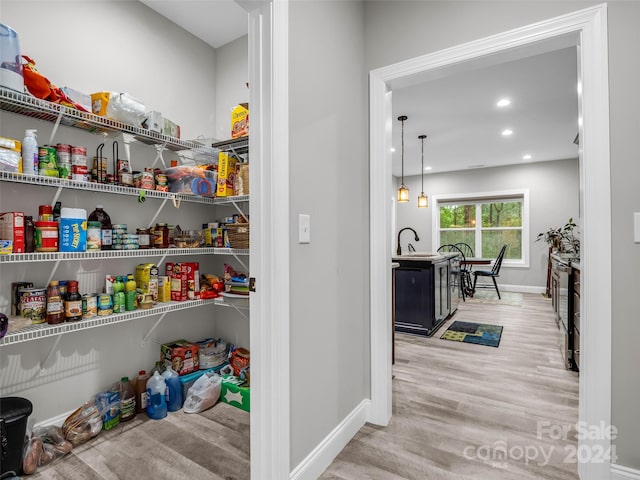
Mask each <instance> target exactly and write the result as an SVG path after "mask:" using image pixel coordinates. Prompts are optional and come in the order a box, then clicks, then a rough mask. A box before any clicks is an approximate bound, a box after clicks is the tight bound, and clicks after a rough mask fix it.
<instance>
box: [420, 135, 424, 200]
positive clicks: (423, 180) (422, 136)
mask: <svg viewBox="0 0 640 480" xmlns="http://www.w3.org/2000/svg"><path fill="white" fill-rule="evenodd" d="M420 140H422V171H421V173H422V193H424V136H422V138H421V139H420Z"/></svg>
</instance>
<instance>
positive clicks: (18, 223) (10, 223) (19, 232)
mask: <svg viewBox="0 0 640 480" xmlns="http://www.w3.org/2000/svg"><path fill="white" fill-rule="evenodd" d="M0 240H11V241H12V242H13V253H24V250H25V245H24V213H23V212H4V213H0Z"/></svg>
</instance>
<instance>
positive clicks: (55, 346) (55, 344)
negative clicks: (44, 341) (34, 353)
mask: <svg viewBox="0 0 640 480" xmlns="http://www.w3.org/2000/svg"><path fill="white" fill-rule="evenodd" d="M61 339H62V334H60V335H57V336H56V340H55V341H54V342H53V345H52V346H51V349H50V350H49V353H47V356H46V357H45V359H44V360H43V361H41V362H40V370H39V371H38V376H40V377H43V376H45V375H46V374H47V369H46V368H45V366H46V365H47V363H49V360H51V357H52V356H53V354H54V353H55V352H56V350H57V349H58V344H59V343H60V340H61Z"/></svg>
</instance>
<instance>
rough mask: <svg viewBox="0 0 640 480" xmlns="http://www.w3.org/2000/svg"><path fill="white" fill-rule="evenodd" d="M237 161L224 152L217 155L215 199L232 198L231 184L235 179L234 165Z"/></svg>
mask: <svg viewBox="0 0 640 480" xmlns="http://www.w3.org/2000/svg"><path fill="white" fill-rule="evenodd" d="M237 163H238V159H237V158H235V157H230V156H229V154H228V153H226V152H220V153H219V154H218V185H217V188H216V197H232V196H233V195H234V191H233V184H234V182H235V179H236V164H237Z"/></svg>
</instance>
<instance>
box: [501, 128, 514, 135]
mask: <svg viewBox="0 0 640 480" xmlns="http://www.w3.org/2000/svg"><path fill="white" fill-rule="evenodd" d="M512 133H513V130H511V129H508V128H507V129H505V130H503V131H502V136H504V137H508V136H509V135H511V134H512Z"/></svg>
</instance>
